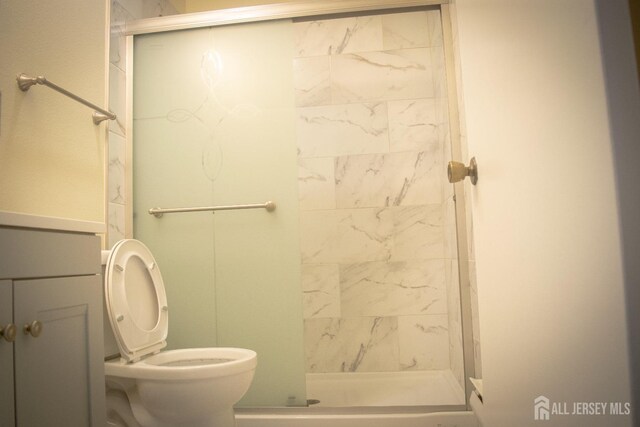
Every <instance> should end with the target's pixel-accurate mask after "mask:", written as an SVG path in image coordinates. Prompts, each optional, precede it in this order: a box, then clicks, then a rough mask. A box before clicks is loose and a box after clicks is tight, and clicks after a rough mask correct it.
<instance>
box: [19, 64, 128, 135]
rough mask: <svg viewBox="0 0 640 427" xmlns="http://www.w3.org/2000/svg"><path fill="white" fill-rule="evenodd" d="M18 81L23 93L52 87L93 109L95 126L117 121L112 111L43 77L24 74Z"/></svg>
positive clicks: (20, 75)
mask: <svg viewBox="0 0 640 427" xmlns="http://www.w3.org/2000/svg"><path fill="white" fill-rule="evenodd" d="M16 81H17V82H18V87H20V90H21V91H23V92H26V91H28V90H29V88H30V87H31V86H33V85H37V84H40V85H45V86H48V87H50V88H51V89H53V90H55V91H56V92H60V93H61V94H63V95H65V96H68V97H69V98H71V99H73V100H74V101H78V102H79V103H81V104H83V105H86V106H87V107H89V108H92V109H93V110H95V111H94V112H93V116H92V118H93V123H94V124H96V125H97V124H98V123H100V122H102V121H104V120H115V119H116V115H115V114H113V113H112V112H111V111H107V110H105V109H103V108H100V107H98V106H97V105H95V104H92V103H91V102H89V101H87V100H86V99H84V98H81V97H79V96H78V95H76V94H74V93H71V92H69V91H68V90H66V89H64V88H62V87H60V86H58V85H57V84H55V83H52V82H50V81H49V80H47V79H46V78H45V77H43V76H38V77H30V76H28V75H26V74H24V73H22V74H19V75H18V77H16Z"/></svg>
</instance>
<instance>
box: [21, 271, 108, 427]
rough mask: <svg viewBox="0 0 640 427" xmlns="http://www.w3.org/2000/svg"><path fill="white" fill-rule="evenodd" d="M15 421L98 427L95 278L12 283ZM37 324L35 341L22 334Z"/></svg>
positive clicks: (100, 391)
mask: <svg viewBox="0 0 640 427" xmlns="http://www.w3.org/2000/svg"><path fill="white" fill-rule="evenodd" d="M13 293H14V318H15V321H16V326H18V328H19V329H20V333H19V336H18V337H17V338H16V342H15V383H16V388H15V389H16V419H17V425H18V426H19V427H20V426H22V427H27V426H48V427H55V426H60V427H62V426H96V427H97V426H100V427H102V426H104V424H105V407H104V393H105V392H104V363H103V350H102V348H103V339H102V326H101V321H102V290H101V280H100V276H80V277H65V278H56V279H39V280H16V281H14V289H13ZM34 321H38V322H40V323H41V324H42V330H41V333H40V335H39V336H37V337H34V336H32V335H30V334H26V333H23V327H24V326H25V325H28V324H31V323H32V322H34Z"/></svg>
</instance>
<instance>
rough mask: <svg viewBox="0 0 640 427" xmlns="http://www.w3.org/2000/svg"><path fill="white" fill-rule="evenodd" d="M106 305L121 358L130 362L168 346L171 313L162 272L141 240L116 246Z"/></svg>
mask: <svg viewBox="0 0 640 427" xmlns="http://www.w3.org/2000/svg"><path fill="white" fill-rule="evenodd" d="M104 283H105V303H106V307H107V313H108V315H109V320H110V322H111V327H112V329H113V332H114V335H115V338H116V342H117V343H118V347H119V348H120V355H121V356H122V357H123V358H125V359H126V360H127V361H129V362H135V361H137V360H139V359H140V358H141V357H142V356H145V355H148V354H152V353H157V352H158V351H160V349H162V348H164V347H166V345H167V342H166V339H167V330H168V325H169V321H168V318H169V312H168V308H167V296H166V294H165V290H164V284H163V282H162V275H161V274H160V269H159V268H158V265H157V264H156V261H155V259H154V258H153V255H152V254H151V252H150V251H149V249H148V248H147V247H146V246H145V245H144V244H143V243H142V242H140V241H138V240H133V239H125V240H121V241H119V242H118V243H116V244H115V246H114V247H113V249H112V250H111V254H110V255H109V259H108V260H107V265H106V269H105V281H104Z"/></svg>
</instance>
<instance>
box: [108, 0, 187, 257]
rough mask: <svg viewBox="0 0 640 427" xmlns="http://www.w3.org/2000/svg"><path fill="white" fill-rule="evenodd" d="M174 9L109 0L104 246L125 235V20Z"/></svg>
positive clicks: (157, 1) (162, 0) (148, 1)
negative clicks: (112, 115)
mask: <svg viewBox="0 0 640 427" xmlns="http://www.w3.org/2000/svg"><path fill="white" fill-rule="evenodd" d="M175 13H177V11H176V10H175V8H174V7H173V5H172V4H171V3H170V2H169V0H113V1H112V2H111V16H110V40H109V109H110V110H111V111H113V112H114V113H116V115H117V116H118V119H117V120H116V121H110V122H109V138H108V140H109V145H108V152H109V157H108V158H109V164H108V171H107V177H108V178H107V179H108V184H107V202H108V206H107V210H108V213H107V226H108V232H107V242H106V245H107V248H110V247H112V246H113V245H114V244H115V243H116V242H117V241H118V240H120V239H123V238H125V237H131V236H127V235H126V232H125V221H126V219H125V212H126V209H125V206H126V204H127V203H131V201H130V200H127V192H126V191H125V168H126V136H127V135H126V128H125V113H126V112H125V98H126V92H125V90H126V87H125V86H126V74H125V73H126V71H127V70H126V52H125V49H126V46H125V37H124V27H125V24H126V22H127V21H131V20H134V19H142V18H150V17H154V16H164V15H173V14H175Z"/></svg>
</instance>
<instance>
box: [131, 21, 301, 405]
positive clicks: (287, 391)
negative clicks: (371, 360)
mask: <svg viewBox="0 0 640 427" xmlns="http://www.w3.org/2000/svg"><path fill="white" fill-rule="evenodd" d="M292 31H293V30H292V26H291V22H289V21H276V22H266V23H256V24H242V25H234V26H225V27H216V28H206V29H197V30H189V31H180V32H171V33H159V34H150V35H144V36H136V38H135V50H134V52H135V54H134V55H135V56H134V69H135V71H134V89H135V90H134V138H133V139H134V167H133V169H134V233H135V236H136V238H138V239H140V240H142V241H143V242H144V243H146V244H147V245H148V246H149V247H150V249H151V250H152V251H153V253H154V254H155V256H156V258H157V260H158V264H159V265H160V268H161V269H162V273H163V276H164V278H165V286H166V288H167V298H168V299H169V314H170V316H169V324H170V330H169V338H168V340H169V345H170V347H172V348H178V347H196V346H234V347H244V348H250V349H253V350H255V351H256V352H257V353H258V369H257V371H256V376H255V379H254V381H253V385H252V387H251V389H250V390H249V392H248V393H247V395H246V396H245V398H244V399H243V400H242V402H241V405H244V406H284V405H304V404H306V394H305V377H304V354H303V348H304V347H303V337H302V329H303V327H302V325H303V323H302V300H301V298H300V295H301V290H300V249H299V233H298V223H299V222H298V194H297V164H296V143H295V128H294V126H295V118H294V104H293V99H294V93H293V76H292V63H293V57H292V55H293V33H292ZM267 200H273V201H275V202H276V204H277V209H276V210H275V211H274V212H271V213H269V212H267V211H265V210H262V209H257V210H246V211H223V212H217V213H216V214H211V213H210V212H200V213H181V214H167V215H165V216H164V217H162V218H160V219H157V218H154V217H153V216H150V215H148V214H147V213H146V211H147V210H148V209H149V208H151V207H155V206H160V207H183V206H186V207H189V206H207V205H235V204H245V203H264V202H266V201H267Z"/></svg>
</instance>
